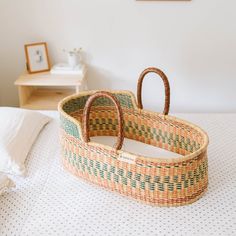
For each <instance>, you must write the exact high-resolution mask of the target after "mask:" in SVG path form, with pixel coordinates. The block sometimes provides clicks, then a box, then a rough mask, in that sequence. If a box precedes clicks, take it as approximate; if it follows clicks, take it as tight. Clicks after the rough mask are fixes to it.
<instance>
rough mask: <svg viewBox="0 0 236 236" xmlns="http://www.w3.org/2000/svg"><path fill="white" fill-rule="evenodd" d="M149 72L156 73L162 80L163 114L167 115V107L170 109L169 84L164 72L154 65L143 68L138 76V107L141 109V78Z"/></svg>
mask: <svg viewBox="0 0 236 236" xmlns="http://www.w3.org/2000/svg"><path fill="white" fill-rule="evenodd" d="M151 72H153V73H156V74H158V75H159V76H160V77H161V78H162V80H163V82H164V86H165V108H164V111H163V114H164V115H168V113H169V109H170V85H169V81H168V78H167V76H166V75H165V73H164V72H163V71H161V70H160V69H158V68H155V67H149V68H147V69H145V70H144V71H143V72H142V73H141V75H140V77H139V80H138V86H137V99H138V108H140V109H143V103H142V85H143V79H144V77H145V76H146V75H147V74H148V73H151Z"/></svg>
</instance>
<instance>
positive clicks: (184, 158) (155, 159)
mask: <svg viewBox="0 0 236 236" xmlns="http://www.w3.org/2000/svg"><path fill="white" fill-rule="evenodd" d="M99 91H101V90H89V91H83V92H80V93H79V94H73V95H70V96H68V97H65V98H64V99H62V100H61V101H60V102H59V103H58V112H59V113H60V114H62V115H63V116H64V117H66V118H67V119H68V120H70V121H71V122H73V123H74V124H75V125H76V126H77V128H78V130H79V132H80V133H81V134H83V131H82V126H81V123H80V122H79V121H77V120H76V119H75V118H73V117H72V116H70V115H69V114H67V113H66V112H65V111H64V110H63V105H64V104H65V103H67V102H68V101H70V100H72V99H77V98H80V97H83V96H88V95H92V94H94V93H96V92H99ZM102 91H105V92H110V93H113V94H127V95H129V96H130V97H131V100H132V103H133V106H134V109H136V110H137V111H139V112H142V113H146V114H153V115H154V114H155V115H158V116H159V117H161V118H162V119H165V120H172V121H177V122H180V123H182V124H186V125H188V126H190V127H191V128H193V129H195V130H196V131H198V132H199V133H201V135H202V137H203V141H204V143H203V145H202V146H201V147H200V148H199V149H198V150H197V151H195V152H193V153H190V154H187V155H181V157H175V158H166V157H163V158H162V157H147V156H142V155H139V154H136V153H131V152H127V151H125V150H115V149H114V148H113V147H111V146H108V145H105V144H100V143H97V142H93V141H91V142H89V143H88V145H92V146H96V147H101V148H105V149H106V150H109V151H115V152H117V154H124V153H126V154H128V155H131V156H133V157H134V158H135V160H136V161H137V160H141V161H150V162H154V163H157V162H158V163H167V164H168V163H180V162H185V161H189V160H192V159H194V158H196V157H197V156H199V155H200V154H202V153H204V152H206V150H207V147H208V144H209V137H208V134H207V133H206V132H205V131H204V130H203V129H202V128H200V127H199V126H198V125H195V124H193V123H191V122H189V121H186V120H184V119H180V118H177V117H175V116H171V115H163V114H162V113H159V112H153V111H149V110H145V109H142V110H141V109H140V108H138V105H137V101H136V98H135V96H134V94H133V93H132V92H131V91H127V90H102ZM81 139H82V141H84V139H83V135H81ZM170 152H171V151H170Z"/></svg>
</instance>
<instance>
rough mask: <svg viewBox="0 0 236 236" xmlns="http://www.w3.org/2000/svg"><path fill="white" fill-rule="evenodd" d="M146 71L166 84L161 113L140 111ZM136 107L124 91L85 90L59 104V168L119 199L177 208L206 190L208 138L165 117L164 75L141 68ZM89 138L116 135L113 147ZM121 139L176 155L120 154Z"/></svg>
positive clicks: (166, 82)
mask: <svg viewBox="0 0 236 236" xmlns="http://www.w3.org/2000/svg"><path fill="white" fill-rule="evenodd" d="M149 72H155V73H157V74H158V75H160V76H161V78H162V79H163V82H164V85H165V92H166V93H165V96H166V97H165V109H164V112H163V114H159V113H156V112H150V111H146V110H142V107H143V106H142V99H141V90H142V81H143V78H144V77H145V75H146V74H147V73H149ZM137 97H138V105H137V103H136V100H135V97H134V95H133V94H132V93H131V92H129V91H110V92H102V91H86V92H81V93H80V94H78V95H72V96H69V97H67V98H65V99H64V100H63V101H61V102H60V104H59V106H58V109H59V112H60V120H61V144H62V152H63V164H64V167H65V168H66V169H67V170H69V171H70V172H71V173H73V174H74V175H76V176H78V177H82V178H84V179H86V180H88V181H90V182H92V183H95V184H98V185H100V186H102V187H105V188H108V189H110V190H114V191H117V192H119V193H121V194H123V195H126V196H130V197H133V198H135V199H137V200H140V201H143V202H146V203H149V204H152V205H158V206H180V205H185V204H189V203H192V202H194V201H196V200H197V199H199V198H200V197H201V196H202V194H203V193H204V192H205V191H206V190H207V185H208V165H207V146H208V136H207V134H206V133H205V132H204V131H203V130H202V129H200V128H199V127H197V126H196V125H193V124H191V123H189V122H186V121H183V120H181V119H178V118H176V117H171V116H169V115H168V111H169V104H170V89H169V83H168V79H167V77H166V75H165V74H164V73H163V72H162V71H160V70H159V69H156V68H148V69H146V70H145V71H144V72H143V73H142V74H141V76H140V78H139V82H138V89H137ZM89 136H118V140H117V143H116V145H115V146H114V147H110V146H106V145H103V144H98V143H94V142H90V138H89ZM124 137H125V138H129V139H133V140H137V141H140V142H142V143H145V144H150V145H153V146H156V147H159V148H163V149H165V150H168V151H171V152H175V153H178V154H181V155H182V157H180V158H172V159H169V158H168V159H165V158H161V157H157V158H149V157H145V156H141V155H137V154H133V153H128V152H126V151H123V150H121V147H122V144H123V140H124Z"/></svg>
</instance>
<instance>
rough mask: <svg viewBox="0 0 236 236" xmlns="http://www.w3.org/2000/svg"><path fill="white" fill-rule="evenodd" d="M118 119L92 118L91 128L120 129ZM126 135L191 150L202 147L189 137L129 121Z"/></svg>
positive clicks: (126, 123)
mask: <svg viewBox="0 0 236 236" xmlns="http://www.w3.org/2000/svg"><path fill="white" fill-rule="evenodd" d="M117 124H118V120H117V119H114V120H113V122H112V120H111V119H110V118H102V119H93V120H90V130H94V131H96V130H104V131H105V130H114V131H115V130H118V125H117ZM124 130H125V136H128V135H129V134H131V135H133V134H134V135H139V136H142V137H145V138H146V139H150V140H155V141H157V142H160V141H161V142H162V143H164V144H168V145H170V146H172V147H176V148H178V147H180V148H181V149H184V150H186V151H189V152H191V153H192V152H194V151H196V150H198V149H199V148H200V144H199V143H196V141H193V142H191V141H190V139H189V138H184V137H181V136H179V135H175V134H173V133H167V132H163V131H162V130H161V129H156V128H152V127H149V126H144V125H138V124H137V123H134V122H131V121H128V122H125V127H124Z"/></svg>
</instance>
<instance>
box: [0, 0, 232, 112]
mask: <svg viewBox="0 0 236 236" xmlns="http://www.w3.org/2000/svg"><path fill="white" fill-rule="evenodd" d="M235 9H236V1H235V0H227V1H223V0H207V1H206V0H192V1H191V2H173V1H172V2H138V1H135V0H20V1H18V0H0V86H1V87H0V104H1V105H17V104H18V98H17V90H16V88H15V87H14V85H13V82H14V80H15V79H16V78H17V76H18V75H19V74H20V73H21V71H22V70H23V68H24V63H25V57H24V50H23V45H24V44H26V43H31V42H38V41H47V42H48V46H49V52H50V57H51V58H52V60H53V62H57V61H60V60H61V59H63V57H64V55H63V53H61V49H62V48H65V47H67V48H74V47H78V46H82V47H83V48H84V50H85V52H86V58H85V59H86V62H87V63H88V64H89V85H90V88H92V89H98V88H111V89H128V90H132V91H135V90H136V82H137V78H138V75H139V73H140V72H141V71H142V70H143V69H144V68H145V67H147V66H157V67H159V68H162V69H163V70H164V71H165V72H166V74H167V75H168V77H169V80H170V84H171V89H172V97H171V110H172V112H236V13H235ZM144 105H145V107H147V108H151V109H153V110H157V111H159V110H161V109H162V106H163V87H162V84H161V81H160V80H159V79H154V78H153V79H150V80H146V81H145V83H144Z"/></svg>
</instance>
